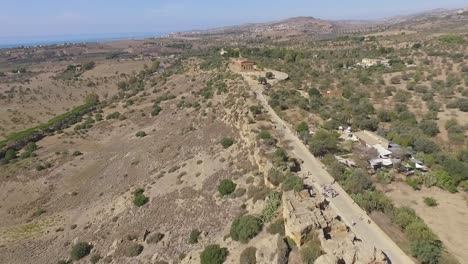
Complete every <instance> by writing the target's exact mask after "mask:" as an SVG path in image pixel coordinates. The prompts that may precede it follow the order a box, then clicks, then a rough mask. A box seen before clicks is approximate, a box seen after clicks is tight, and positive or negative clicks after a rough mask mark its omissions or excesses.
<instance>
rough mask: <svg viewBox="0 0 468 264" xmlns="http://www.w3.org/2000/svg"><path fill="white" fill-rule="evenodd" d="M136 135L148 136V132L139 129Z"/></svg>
mask: <svg viewBox="0 0 468 264" xmlns="http://www.w3.org/2000/svg"><path fill="white" fill-rule="evenodd" d="M135 136H136V137H145V136H146V133H145V131H138V132H137V133H136V134H135Z"/></svg>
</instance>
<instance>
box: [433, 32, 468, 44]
mask: <svg viewBox="0 0 468 264" xmlns="http://www.w3.org/2000/svg"><path fill="white" fill-rule="evenodd" d="M439 40H440V41H441V42H445V43H450V44H462V43H465V38H464V37H463V36H460V35H456V34H447V35H443V36H440V37H439Z"/></svg>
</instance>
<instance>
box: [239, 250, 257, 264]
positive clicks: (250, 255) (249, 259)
mask: <svg viewBox="0 0 468 264" xmlns="http://www.w3.org/2000/svg"><path fill="white" fill-rule="evenodd" d="M256 253H257V249H256V248H255V247H247V248H245V249H244V250H243V251H242V253H241V255H240V263H242V264H256V263H257V257H256V256H255V254H256Z"/></svg>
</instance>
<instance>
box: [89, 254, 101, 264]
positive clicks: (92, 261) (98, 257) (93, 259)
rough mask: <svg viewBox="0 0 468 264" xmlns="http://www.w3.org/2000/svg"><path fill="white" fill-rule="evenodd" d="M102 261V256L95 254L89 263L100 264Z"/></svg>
mask: <svg viewBox="0 0 468 264" xmlns="http://www.w3.org/2000/svg"><path fill="white" fill-rule="evenodd" d="M100 259H101V256H99V255H98V254H94V255H92V256H91V258H90V260H89V261H90V262H91V264H96V263H98V262H99V260H100Z"/></svg>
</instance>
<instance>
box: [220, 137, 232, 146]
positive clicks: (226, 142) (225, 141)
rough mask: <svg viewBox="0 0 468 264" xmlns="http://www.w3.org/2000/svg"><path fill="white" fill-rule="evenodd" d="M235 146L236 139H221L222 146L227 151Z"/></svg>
mask: <svg viewBox="0 0 468 264" xmlns="http://www.w3.org/2000/svg"><path fill="white" fill-rule="evenodd" d="M233 144H234V139H232V138H230V137H225V138H223V139H221V145H222V146H223V148H225V149H227V148H229V147H230V146H232V145H233Z"/></svg>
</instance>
